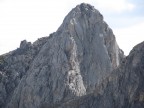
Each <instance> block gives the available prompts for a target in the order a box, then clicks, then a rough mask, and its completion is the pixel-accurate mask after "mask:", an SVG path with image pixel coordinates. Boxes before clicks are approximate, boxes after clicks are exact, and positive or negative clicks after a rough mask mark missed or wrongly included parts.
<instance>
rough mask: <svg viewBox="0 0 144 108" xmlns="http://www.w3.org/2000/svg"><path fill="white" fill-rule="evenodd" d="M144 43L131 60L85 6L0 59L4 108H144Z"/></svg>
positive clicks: (1, 105)
mask: <svg viewBox="0 0 144 108" xmlns="http://www.w3.org/2000/svg"><path fill="white" fill-rule="evenodd" d="M143 55H144V43H141V44H139V45H137V46H136V47H134V49H133V50H132V51H131V53H130V55H129V56H127V57H125V56H124V54H123V51H122V50H121V49H120V48H119V47H118V45H117V42H116V40H115V36H114V34H113V32H112V29H111V28H109V26H108V24H107V23H106V22H105V21H104V20H103V16H102V15H101V13H100V12H99V11H98V10H96V9H95V8H94V7H93V6H91V5H89V4H85V3H82V4H80V5H77V6H76V7H75V8H74V9H72V10H71V11H70V12H69V14H68V15H67V16H66V17H65V19H64V21H63V23H62V24H61V26H60V27H59V28H58V30H57V31H56V32H54V33H52V34H50V35H49V36H48V37H42V38H40V39H38V40H37V41H35V42H34V43H30V42H27V41H26V40H24V41H22V42H21V44H20V47H19V48H18V49H16V50H14V51H11V52H9V53H7V54H4V55H1V56H0V108H144V85H143V84H144V78H143V77H144V74H143V70H144V69H143V68H144V66H143V64H144V62H143V61H144V60H143V59H144V57H143Z"/></svg>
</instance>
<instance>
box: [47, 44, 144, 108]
mask: <svg viewBox="0 0 144 108" xmlns="http://www.w3.org/2000/svg"><path fill="white" fill-rule="evenodd" d="M143 55H144V42H142V43H140V44H139V45H137V46H136V47H134V48H133V50H132V51H131V52H130V55H129V56H128V57H126V59H125V60H124V61H123V63H122V64H121V66H120V67H119V68H117V69H116V70H114V71H113V72H112V73H111V75H110V76H109V77H107V78H106V79H105V80H103V81H102V83H101V84H100V85H99V86H97V87H96V89H95V91H94V92H93V93H91V94H88V95H86V96H82V97H79V98H77V99H72V100H70V101H67V102H64V103H63V104H55V105H53V107H54V108H144V56H143ZM44 108H49V107H47V106H45V107H44Z"/></svg>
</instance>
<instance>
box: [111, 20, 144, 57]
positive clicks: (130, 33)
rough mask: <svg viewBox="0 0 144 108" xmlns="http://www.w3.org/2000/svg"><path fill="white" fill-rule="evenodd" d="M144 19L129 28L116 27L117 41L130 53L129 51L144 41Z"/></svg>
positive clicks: (126, 52)
mask: <svg viewBox="0 0 144 108" xmlns="http://www.w3.org/2000/svg"><path fill="white" fill-rule="evenodd" d="M143 28H144V21H143V22H141V23H138V24H135V25H133V26H130V27H127V28H119V29H114V30H113V31H114V34H115V35H116V39H117V42H118V44H119V46H120V48H121V49H123V51H124V52H125V54H126V55H128V53H129V51H130V50H131V49H132V48H133V47H134V46H135V45H137V44H138V43H140V42H142V41H144V30H143Z"/></svg>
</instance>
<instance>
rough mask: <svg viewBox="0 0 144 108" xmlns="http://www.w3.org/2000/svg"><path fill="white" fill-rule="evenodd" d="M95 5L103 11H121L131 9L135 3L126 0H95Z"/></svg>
mask: <svg viewBox="0 0 144 108" xmlns="http://www.w3.org/2000/svg"><path fill="white" fill-rule="evenodd" d="M95 5H96V6H97V7H98V8H100V9H102V10H105V11H112V12H122V11H126V10H128V11H130V10H133V9H134V7H135V5H134V4H132V3H129V2H128V1H127V0H96V1H95Z"/></svg>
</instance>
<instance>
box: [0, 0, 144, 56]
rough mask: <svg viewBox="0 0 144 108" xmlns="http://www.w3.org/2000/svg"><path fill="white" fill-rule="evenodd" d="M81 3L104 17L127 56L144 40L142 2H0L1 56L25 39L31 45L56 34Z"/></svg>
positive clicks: (104, 0) (143, 5) (44, 0)
mask: <svg viewBox="0 0 144 108" xmlns="http://www.w3.org/2000/svg"><path fill="white" fill-rule="evenodd" d="M82 2H85V3H90V4H91V5H93V6H94V7H95V8H96V9H98V10H99V11H100V12H101V13H102V14H103V16H104V20H105V21H106V22H107V23H108V25H109V26H110V27H111V28H112V29H113V32H114V34H115V36H116V39H117V42H118V45H119V46H120V48H121V49H122V50H123V51H124V52H125V54H126V55H127V54H128V53H129V51H130V50H131V49H132V47H133V46H134V45H136V44H138V43H140V42H142V41H144V0H0V54H3V53H6V52H8V51H11V50H14V49H16V48H18V47H19V44H20V41H22V40H24V39H26V40H27V41H31V42H34V41H35V40H36V39H37V38H40V37H44V36H48V35H49V34H50V33H52V32H55V31H56V30H57V29H58V27H59V26H60V24H61V23H62V21H63V19H64V17H65V16H66V15H67V14H68V12H69V11H70V10H71V9H72V8H74V7H75V6H76V5H78V4H80V3H82Z"/></svg>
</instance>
